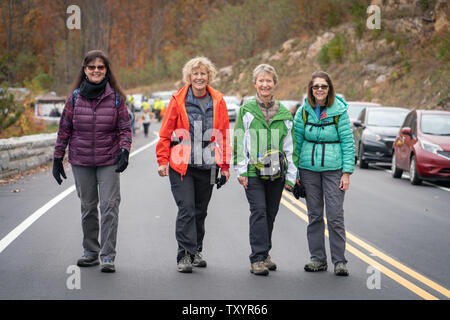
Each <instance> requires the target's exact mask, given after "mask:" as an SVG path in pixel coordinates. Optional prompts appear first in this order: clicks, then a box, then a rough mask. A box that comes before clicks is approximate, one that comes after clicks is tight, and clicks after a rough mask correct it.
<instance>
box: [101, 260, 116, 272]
mask: <svg viewBox="0 0 450 320" xmlns="http://www.w3.org/2000/svg"><path fill="white" fill-rule="evenodd" d="M101 271H102V272H106V273H113V272H116V268H115V267H114V261H112V260H111V259H103V263H102V270H101Z"/></svg>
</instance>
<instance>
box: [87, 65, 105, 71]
mask: <svg viewBox="0 0 450 320" xmlns="http://www.w3.org/2000/svg"><path fill="white" fill-rule="evenodd" d="M86 68H87V69H88V70H89V71H94V70H95V69H98V70H99V71H103V70H105V68H106V67H105V66H104V65H100V66H93V65H88V66H86Z"/></svg>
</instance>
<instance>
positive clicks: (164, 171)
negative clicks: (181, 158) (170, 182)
mask: <svg viewBox="0 0 450 320" xmlns="http://www.w3.org/2000/svg"><path fill="white" fill-rule="evenodd" d="M158 174H159V175H160V176H161V177H165V176H168V175H169V165H167V164H163V165H160V166H159V167H158Z"/></svg>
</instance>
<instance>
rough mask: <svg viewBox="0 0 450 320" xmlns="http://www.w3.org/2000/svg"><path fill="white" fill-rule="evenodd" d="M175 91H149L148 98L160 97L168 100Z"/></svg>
mask: <svg viewBox="0 0 450 320" xmlns="http://www.w3.org/2000/svg"><path fill="white" fill-rule="evenodd" d="M174 93H175V91H155V92H152V93H150V99H155V98H161V100H163V101H164V100H169V101H170V99H171V98H172V96H173V94H174Z"/></svg>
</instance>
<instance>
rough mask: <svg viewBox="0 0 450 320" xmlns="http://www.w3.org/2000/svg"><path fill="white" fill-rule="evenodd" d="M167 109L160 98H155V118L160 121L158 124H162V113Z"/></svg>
mask: <svg viewBox="0 0 450 320" xmlns="http://www.w3.org/2000/svg"><path fill="white" fill-rule="evenodd" d="M164 108H165V105H164V102H163V101H162V100H161V98H160V97H156V98H155V103H154V104H153V110H154V111H155V117H156V119H158V122H161V119H162V116H161V113H162V112H163V109H164Z"/></svg>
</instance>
